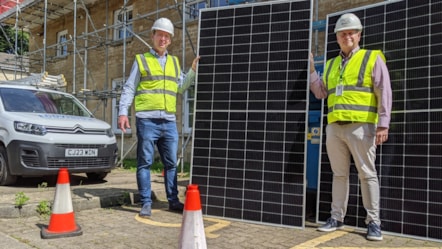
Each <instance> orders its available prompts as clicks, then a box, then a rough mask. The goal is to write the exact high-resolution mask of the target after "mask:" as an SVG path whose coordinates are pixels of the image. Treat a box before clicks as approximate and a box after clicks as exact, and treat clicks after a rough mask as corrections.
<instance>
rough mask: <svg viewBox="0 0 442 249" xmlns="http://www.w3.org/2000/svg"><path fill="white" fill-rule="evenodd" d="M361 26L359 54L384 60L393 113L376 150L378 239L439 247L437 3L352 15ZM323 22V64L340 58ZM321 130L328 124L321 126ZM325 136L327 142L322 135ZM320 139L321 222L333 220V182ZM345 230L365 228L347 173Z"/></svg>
mask: <svg viewBox="0 0 442 249" xmlns="http://www.w3.org/2000/svg"><path fill="white" fill-rule="evenodd" d="M345 12H353V13H355V14H356V15H357V16H359V17H360V19H361V21H362V24H363V26H364V31H363V34H362V40H361V44H360V45H361V47H362V48H366V49H380V50H382V51H384V53H385V55H386V58H387V66H388V68H389V71H390V77H391V81H392V90H393V112H392V119H391V126H390V132H389V140H388V142H387V143H385V144H383V145H382V146H380V147H378V150H377V161H376V164H377V170H378V173H379V178H380V184H381V220H382V229H383V231H388V232H392V233H397V234H400V235H406V236H412V237H422V238H427V239H434V240H441V239H442V153H441V152H442V1H441V0H420V1H414V0H408V1H407V0H405V1H389V2H385V3H382V4H376V5H371V6H368V7H365V8H358V9H353V10H349V11H345ZM345 12H341V13H333V14H330V15H329V16H328V17H327V22H328V25H327V26H328V31H327V44H326V45H327V46H326V48H327V52H326V55H327V56H326V57H327V58H332V57H334V56H336V55H337V54H338V51H339V48H338V46H337V44H336V37H335V34H334V33H333V29H334V24H335V23H336V21H337V19H338V17H339V16H340V15H341V14H343V13H345ZM325 124H326V118H325V119H324V122H323V125H325ZM323 130H324V129H323ZM325 136H326V134H325ZM325 136H323V139H322V143H323V144H322V151H321V160H320V161H321V162H320V172H321V173H320V182H321V184H320V185H319V186H318V189H319V194H320V195H319V203H318V220H319V221H325V220H326V219H327V218H328V217H329V216H330V202H331V181H332V174H331V171H330V165H329V161H328V157H327V154H326V147H325ZM350 181H351V193H350V198H349V205H348V213H347V216H346V220H345V223H346V224H347V225H351V226H356V227H364V228H365V223H364V219H365V216H366V212H365V210H364V208H363V206H362V198H361V197H360V190H359V189H358V187H359V184H358V177H357V172H356V169H355V167H354V165H353V166H352V170H351V177H350Z"/></svg>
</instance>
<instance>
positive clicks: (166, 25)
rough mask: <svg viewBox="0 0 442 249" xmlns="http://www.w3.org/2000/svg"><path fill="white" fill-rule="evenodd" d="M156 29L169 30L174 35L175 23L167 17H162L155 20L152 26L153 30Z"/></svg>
mask: <svg viewBox="0 0 442 249" xmlns="http://www.w3.org/2000/svg"><path fill="white" fill-rule="evenodd" d="M155 30H161V31H164V32H167V33H169V34H170V35H171V36H172V37H173V24H172V22H171V21H170V20H169V19H167V18H165V17H161V18H159V19H158V20H156V21H155V22H154V24H153V26H152V32H153V31H155Z"/></svg>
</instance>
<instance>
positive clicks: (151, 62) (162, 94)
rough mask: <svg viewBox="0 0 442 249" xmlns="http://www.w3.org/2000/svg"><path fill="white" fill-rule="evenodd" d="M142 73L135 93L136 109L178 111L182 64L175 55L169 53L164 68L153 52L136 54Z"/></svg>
mask: <svg viewBox="0 0 442 249" xmlns="http://www.w3.org/2000/svg"><path fill="white" fill-rule="evenodd" d="M135 58H136V60H137V63H138V68H139V70H140V74H141V80H140V83H139V84H138V87H137V91H136V94H135V101H134V102H135V111H136V112H139V111H154V110H165V111H167V112H169V113H176V96H177V92H178V78H179V75H180V66H179V63H178V59H177V58H176V57H175V56H171V55H167V60H166V66H165V68H164V70H163V68H162V67H161V65H160V63H159V62H158V59H157V58H156V57H155V56H154V55H152V54H151V53H145V54H144V55H143V54H137V55H136V56H135Z"/></svg>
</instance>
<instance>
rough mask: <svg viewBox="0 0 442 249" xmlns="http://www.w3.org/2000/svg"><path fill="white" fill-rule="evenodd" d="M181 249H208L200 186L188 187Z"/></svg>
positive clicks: (181, 234)
mask: <svg viewBox="0 0 442 249" xmlns="http://www.w3.org/2000/svg"><path fill="white" fill-rule="evenodd" d="M178 248H180V249H194V248H195V249H196V248H198V249H206V248H207V244H206V235H205V233H204V223H203V214H202V211H201V199H200V191H199V190H198V185H195V184H190V185H188V186H187V192H186V202H185V203H184V213H183V222H182V224H181V232H180V242H179V246H178Z"/></svg>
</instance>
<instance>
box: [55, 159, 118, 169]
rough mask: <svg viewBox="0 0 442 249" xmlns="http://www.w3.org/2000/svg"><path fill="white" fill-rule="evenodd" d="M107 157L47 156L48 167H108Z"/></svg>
mask: <svg viewBox="0 0 442 249" xmlns="http://www.w3.org/2000/svg"><path fill="white" fill-rule="evenodd" d="M109 165H110V164H109V157H94V158H57V157H48V168H61V167H64V168H96V167H108V166H109Z"/></svg>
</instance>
